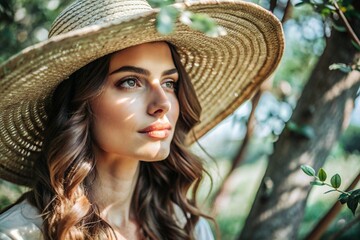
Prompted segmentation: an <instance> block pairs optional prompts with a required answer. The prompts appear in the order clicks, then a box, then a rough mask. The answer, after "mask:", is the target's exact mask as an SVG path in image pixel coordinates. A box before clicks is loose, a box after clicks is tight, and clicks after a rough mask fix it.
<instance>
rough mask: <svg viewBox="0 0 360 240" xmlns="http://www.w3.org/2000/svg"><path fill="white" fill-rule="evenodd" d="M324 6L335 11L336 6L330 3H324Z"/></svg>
mask: <svg viewBox="0 0 360 240" xmlns="http://www.w3.org/2000/svg"><path fill="white" fill-rule="evenodd" d="M324 6H325V7H326V8H328V9H330V10H331V11H336V8H335V6H334V5H331V4H325V5H324Z"/></svg>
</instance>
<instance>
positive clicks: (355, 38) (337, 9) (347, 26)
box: [333, 0, 360, 46]
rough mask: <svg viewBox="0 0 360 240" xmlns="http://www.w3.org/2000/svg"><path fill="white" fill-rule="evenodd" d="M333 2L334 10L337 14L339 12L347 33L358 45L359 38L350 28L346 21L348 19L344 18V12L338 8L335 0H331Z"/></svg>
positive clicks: (359, 42) (359, 44)
mask: <svg viewBox="0 0 360 240" xmlns="http://www.w3.org/2000/svg"><path fill="white" fill-rule="evenodd" d="M333 4H334V6H335V8H336V12H337V14H339V16H340V18H341V20H342V21H343V23H344V24H345V27H346V29H347V31H348V33H349V34H350V37H351V39H352V40H353V41H354V42H355V43H356V44H357V45H358V46H360V40H359V38H358V37H357V36H356V34H355V32H354V30H353V29H352V27H351V26H350V23H349V22H348V20H347V19H346V17H345V15H344V13H343V12H342V11H341V10H340V8H339V5H338V4H337V0H333Z"/></svg>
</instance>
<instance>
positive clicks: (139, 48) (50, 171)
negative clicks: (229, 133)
mask: <svg viewBox="0 0 360 240" xmlns="http://www.w3.org/2000/svg"><path fill="white" fill-rule="evenodd" d="M178 6H179V5H178ZM181 7H182V8H184V9H186V10H189V11H193V12H199V13H204V14H209V15H210V16H212V17H213V18H214V19H215V20H217V21H218V22H219V24H220V25H221V26H223V27H224V28H225V29H226V30H227V32H228V34H227V35H226V36H223V37H219V38H210V37H207V36H206V35H204V34H201V33H199V32H196V31H195V30H192V29H189V28H188V27H187V26H183V25H181V24H178V25H177V31H176V32H174V33H173V34H170V35H166V36H164V35H160V34H158V33H157V31H156V29H155V27H154V19H155V16H156V10H153V9H152V8H151V7H150V6H149V5H148V4H147V2H146V1H121V0H114V1H105V2H100V1H91V0H82V1H81V0H79V1H76V2H74V3H73V4H72V5H70V6H69V7H68V8H67V9H65V10H64V11H63V13H62V14H60V16H59V17H58V18H57V19H56V20H55V22H54V24H53V26H52V28H51V30H50V39H49V40H48V41H46V42H44V43H40V44H38V45H35V46H33V47H30V48H28V49H26V50H24V51H23V52H21V53H20V54H19V55H17V56H15V57H13V58H12V59H10V60H9V61H7V62H6V63H4V64H3V65H2V66H1V71H0V78H1V84H2V89H4V90H2V91H1V95H0V97H1V99H2V100H1V105H0V109H1V117H0V133H1V143H0V154H1V155H0V161H1V162H0V164H1V165H0V166H1V167H0V176H1V177H2V178H4V179H6V180H9V181H12V182H15V183H18V184H23V185H27V186H30V187H31V191H30V192H28V193H26V194H25V195H24V196H23V197H22V198H21V199H20V200H19V201H18V202H17V204H15V205H14V206H12V207H11V208H9V209H8V210H6V211H5V212H3V213H2V215H1V216H0V238H1V239H13V238H15V239H31V238H33V239H39V238H40V239H41V238H44V239H211V238H212V234H211V232H210V229H209V226H208V224H207V222H206V221H205V220H204V218H202V217H205V218H207V216H206V215H204V214H203V213H201V211H200V210H199V208H198V207H197V206H196V193H197V189H198V186H199V183H200V181H201V179H202V176H203V173H204V169H203V166H202V163H201V161H199V160H198V159H197V158H196V157H194V156H193V155H192V154H191V153H190V152H189V151H188V150H187V149H186V144H185V143H191V142H192V141H193V140H194V139H195V138H198V137H200V136H202V135H203V134H205V133H206V132H207V131H208V130H210V129H211V128H212V127H213V126H214V125H215V124H216V123H218V122H219V121H221V120H222V119H223V118H225V117H226V116H227V115H228V114H230V113H231V112H232V111H233V110H234V109H235V108H236V107H238V106H239V104H241V103H242V102H243V101H244V100H245V99H246V98H248V97H249V96H250V95H251V94H252V93H253V91H254V90H255V89H256V87H257V86H258V85H259V84H260V83H261V82H262V81H263V80H265V79H266V78H267V77H268V76H269V75H270V74H271V73H272V72H273V71H274V69H275V67H276V65H277V64H278V62H279V60H280V58H281V55H282V51H283V36H282V30H281V26H280V24H279V23H278V21H277V20H276V19H275V18H274V17H273V16H272V15H271V14H269V13H268V12H267V11H265V10H263V9H261V8H260V7H257V6H256V5H253V4H249V3H243V2H236V3H233V2H231V3H230V2H223V3H219V1H216V2H214V3H211V2H209V1H207V2H206V3H196V4H193V5H190V4H188V5H183V6H181ZM190 79H191V80H190ZM201 109H202V110H203V113H202V114H203V115H202V116H205V117H200V112H201ZM200 120H201V123H199V122H200ZM190 132H191V134H190ZM190 187H191V192H192V194H191V195H188V190H189V189H190Z"/></svg>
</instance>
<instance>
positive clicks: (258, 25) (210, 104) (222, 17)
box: [0, 0, 284, 185]
mask: <svg viewBox="0 0 360 240" xmlns="http://www.w3.org/2000/svg"><path fill="white" fill-rule="evenodd" d="M177 7H181V8H182V9H184V10H186V11H191V12H193V13H203V14H207V15H209V16H210V17H211V18H213V19H214V20H216V22H217V23H218V24H219V25H220V26H222V27H223V28H224V29H225V30H226V32H227V34H226V35H225V36H220V37H216V38H213V37H209V36H206V35H205V34H203V33H201V32H198V31H195V30H193V29H191V28H190V27H188V26H186V25H184V24H182V23H180V22H177V23H176V31H175V32H173V33H171V34H169V35H161V34H159V33H158V31H157V30H156V27H155V19H156V14H157V13H158V12H159V10H158V9H153V8H151V7H150V5H149V4H148V3H147V2H146V1H141V0H104V1H98V0H78V1H75V2H74V3H73V4H71V5H70V6H69V7H68V8H66V9H65V10H64V11H63V12H62V13H61V14H60V15H59V17H58V18H57V19H56V20H55V22H54V23H53V25H52V28H51V30H50V38H49V39H48V40H46V41H44V42H42V43H39V44H36V45H34V46H31V47H28V48H26V49H25V50H23V51H21V52H20V53H19V54H17V55H15V56H14V57H12V58H11V59H9V60H8V61H7V62H5V63H4V64H2V65H1V66H0V177H1V178H3V179H6V180H8V181H11V182H14V183H17V184H22V185H30V184H31V176H32V168H33V165H34V161H35V160H36V157H35V156H37V155H38V153H39V151H41V146H42V141H43V132H44V124H45V122H46V119H47V116H46V112H45V110H44V105H45V101H46V100H47V99H48V98H49V96H50V95H51V93H52V92H53V90H54V89H55V88H56V86H57V85H58V84H59V83H60V82H61V81H62V80H64V79H66V78H67V77H68V76H69V75H71V74H72V73H73V72H75V71H76V70H78V69H79V68H81V67H83V66H85V65H86V64H88V63H90V62H91V61H93V60H95V59H97V58H99V57H101V56H104V55H107V54H109V53H112V52H115V51H118V50H121V49H124V48H127V47H130V46H134V45H138V44H141V43H146V42H153V41H167V42H170V43H172V44H174V45H175V46H176V47H177V49H178V52H179V54H180V56H181V61H182V63H183V65H184V67H185V69H186V71H187V72H188V73H189V75H190V77H191V80H192V83H193V85H194V88H195V90H196V93H197V96H198V98H199V100H200V103H201V106H202V109H203V112H202V117H201V123H200V124H199V125H198V126H196V128H195V129H194V133H195V136H196V137H197V138H199V137H201V136H203V135H204V134H205V133H206V132H208V131H209V130H210V129H211V128H213V127H214V126H215V125H216V124H217V123H219V122H220V121H221V120H223V119H224V118H225V117H226V116H228V115H229V114H231V113H232V112H233V111H234V110H235V109H236V108H237V107H238V106H239V105H240V104H241V103H243V102H244V101H245V100H246V99H248V98H249V97H250V96H251V95H252V94H253V93H254V91H255V90H256V89H257V87H258V86H259V85H260V83H261V82H263V81H264V80H265V79H267V78H268V77H269V76H270V75H271V74H272V73H273V71H274V70H275V68H276V66H277V65H278V63H279V61H280V59H281V56H282V54H283V48H284V39H283V32H282V28H281V24H280V22H279V21H278V20H277V19H276V18H275V17H274V16H273V15H272V14H271V13H270V12H268V11H267V10H265V9H263V8H261V7H259V6H257V5H255V4H252V3H247V2H242V1H219V0H217V1H215V0H214V1H197V2H195V1H191V2H189V3H183V4H178V5H177Z"/></svg>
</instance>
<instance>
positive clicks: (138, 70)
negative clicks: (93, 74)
mask: <svg viewBox="0 0 360 240" xmlns="http://www.w3.org/2000/svg"><path fill="white" fill-rule="evenodd" d="M119 72H134V73H138V74H142V75H145V76H149V75H150V71H149V70H146V69H144V68H139V67H134V66H123V67H121V68H118V69H116V70H114V71H112V72H111V73H110V74H109V75H111V74H114V73H119ZM175 73H177V69H176V68H173V69H169V70H166V71H164V72H162V74H161V75H162V76H165V75H172V74H175Z"/></svg>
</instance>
